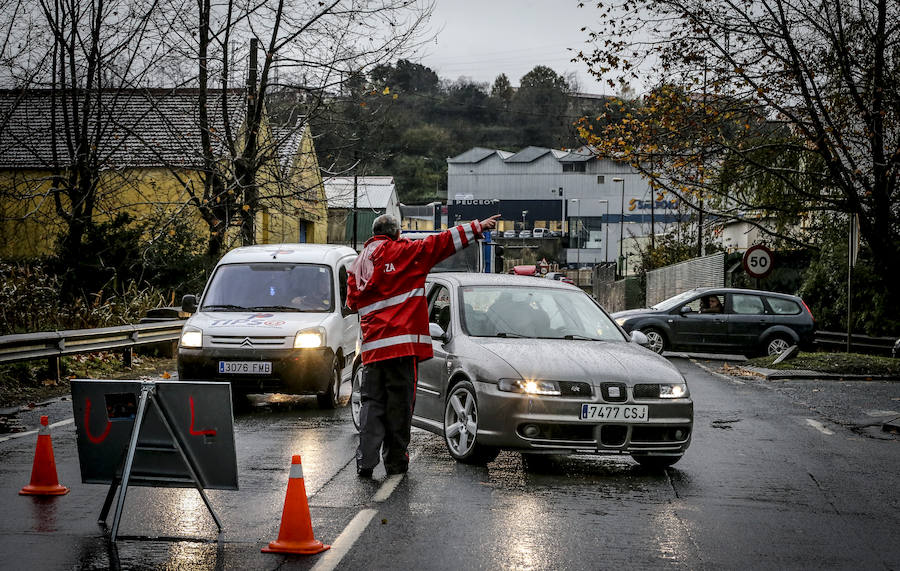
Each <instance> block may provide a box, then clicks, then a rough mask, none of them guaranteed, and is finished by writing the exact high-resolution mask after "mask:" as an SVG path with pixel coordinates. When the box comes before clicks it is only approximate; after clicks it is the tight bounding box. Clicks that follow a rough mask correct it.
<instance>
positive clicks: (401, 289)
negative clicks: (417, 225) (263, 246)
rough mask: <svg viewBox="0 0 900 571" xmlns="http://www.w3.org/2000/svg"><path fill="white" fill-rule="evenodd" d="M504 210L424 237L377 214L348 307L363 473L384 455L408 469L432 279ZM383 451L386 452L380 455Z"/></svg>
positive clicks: (427, 344)
mask: <svg viewBox="0 0 900 571" xmlns="http://www.w3.org/2000/svg"><path fill="white" fill-rule="evenodd" d="M499 217H500V215H499V214H498V215H495V216H491V217H490V218H488V219H486V220H482V221H480V222H479V221H477V220H473V221H472V222H470V223H468V224H461V225H459V226H455V227H453V228H450V229H448V230H444V231H443V232H440V233H437V234H433V235H430V236H428V237H427V238H425V239H424V240H409V239H406V238H401V237H400V224H399V221H398V220H397V219H396V218H395V217H394V216H391V215H390V214H384V215H382V216H379V217H378V218H376V219H375V222H374V223H373V224H372V233H373V234H374V236H372V238H370V239H369V240H368V241H366V244H365V246H364V247H363V251H362V253H361V254H360V255H359V257H357V259H356V261H355V262H354V263H353V266H352V267H351V268H350V273H349V275H348V278H347V305H348V306H349V308H350V309H351V310H354V311H357V312H358V313H359V320H360V328H361V329H362V347H361V353H362V362H363V378H362V383H361V386H360V396H361V400H362V403H361V404H362V408H361V409H360V413H359V447H358V448H357V450H356V471H357V474H359V476H360V477H363V478H370V477H371V476H372V471H373V469H374V468H375V467H376V466H377V465H378V462H379V461H380V459H381V458H383V459H384V467H385V470H386V471H387V473H388V474H389V475H390V474H402V473H404V472H406V471H407V469H408V467H409V455H408V454H407V452H406V450H407V447H408V446H409V438H410V428H411V426H412V413H413V406H414V404H415V394H416V365H417V363H418V361H420V360H423V359H430V358H431V357H432V356H433V352H432V349H431V335H430V334H429V332H428V305H427V302H426V300H425V277H426V276H427V275H428V272H429V271H431V268H432V267H434V266H435V265H436V264H437V263H439V262H440V261H441V260H443V259H445V258H447V257H449V256H451V255H453V254H455V253H456V252H458V251H460V250H462V249H463V248H466V247H468V246H470V245H472V244H474V243H475V241H476V238H480V237H481V233H482V232H483V231H485V230H491V229H493V228H494V226H496V224H497V218H499ZM379 453H380V456H381V458H379Z"/></svg>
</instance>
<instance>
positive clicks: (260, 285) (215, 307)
mask: <svg viewBox="0 0 900 571" xmlns="http://www.w3.org/2000/svg"><path fill="white" fill-rule="evenodd" d="M333 310H334V288H333V286H332V275H331V268H330V267H328V266H324V265H319V264H285V263H254V264H227V265H223V266H219V267H218V269H216V273H215V274H214V275H213V278H212V279H211V280H210V283H209V287H208V288H207V290H206V293H205V294H204V295H203V300H202V304H201V306H200V311H292V312H310V313H321V312H331V311H333Z"/></svg>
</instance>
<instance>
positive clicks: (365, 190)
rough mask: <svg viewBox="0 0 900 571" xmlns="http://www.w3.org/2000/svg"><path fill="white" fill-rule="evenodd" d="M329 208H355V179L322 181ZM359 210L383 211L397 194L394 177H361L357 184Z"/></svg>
mask: <svg viewBox="0 0 900 571" xmlns="http://www.w3.org/2000/svg"><path fill="white" fill-rule="evenodd" d="M322 182H323V183H324V184H325V196H326V197H327V198H328V208H353V177H352V176H335V177H330V178H326V179H325V180H323V181H322ZM356 189H357V190H356V195H357V198H356V206H357V208H372V209H377V210H383V209H385V208H387V207H388V205H389V204H390V201H391V196H392V195H394V194H395V193H396V189H395V186H394V177H392V176H361V177H358V179H357V182H356Z"/></svg>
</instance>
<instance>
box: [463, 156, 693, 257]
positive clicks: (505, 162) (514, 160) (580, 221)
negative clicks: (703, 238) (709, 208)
mask: <svg viewBox="0 0 900 571" xmlns="http://www.w3.org/2000/svg"><path fill="white" fill-rule="evenodd" d="M447 189H448V191H447V204H448V223H450V224H453V223H455V222H456V221H457V220H470V219H473V218H483V217H486V216H490V215H492V214H501V215H502V223H501V225H500V227H499V229H500V230H501V231H503V230H508V229H515V230H521V229H533V228H535V227H544V228H548V229H550V230H557V231H560V232H562V233H564V234H565V233H567V234H568V237H569V246H570V247H569V248H568V249H567V250H566V254H565V256H566V259H565V263H567V264H569V265H593V264H595V263H600V262H616V261H617V258H618V257H619V255H620V253H624V252H623V251H620V248H619V243H620V238H621V239H622V240H624V243H623V245H624V248H623V250H628V249H629V248H628V245H627V243H628V241H629V238H630V237H632V236H644V235H648V234H650V233H651V228H652V229H653V230H655V233H657V234H660V233H662V232H664V231H665V228H666V226H667V225H669V224H671V223H672V222H674V221H675V220H676V219H677V216H678V214H679V213H678V211H677V207H678V200H677V198H675V197H674V196H667V195H664V194H661V195H658V196H657V197H656V200H652V197H651V190H650V186H649V185H648V184H647V181H646V180H644V179H643V178H642V177H641V176H640V175H639V174H638V173H637V172H635V171H634V170H633V169H632V168H630V167H629V166H628V165H627V164H623V163H620V162H616V161H612V160H609V159H603V158H598V157H597V156H596V155H595V154H594V153H593V152H591V150H590V149H586V148H581V149H576V150H572V151H564V150H558V149H548V148H544V147H527V148H525V149H522V150H521V151H519V152H517V153H512V152H508V151H504V150H499V149H486V148H481V147H475V148H472V149H469V150H468V151H466V152H464V153H462V154H461V155H458V156H456V157H452V158H449V159H447ZM561 261H562V260H561ZM629 269H630V268H629Z"/></svg>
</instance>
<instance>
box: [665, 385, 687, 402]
mask: <svg viewBox="0 0 900 571" xmlns="http://www.w3.org/2000/svg"><path fill="white" fill-rule="evenodd" d="M687 394H688V388H687V385H686V384H683V383H682V384H677V383H676V384H663V385H659V398H661V399H680V398H684V397H686V396H687Z"/></svg>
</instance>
